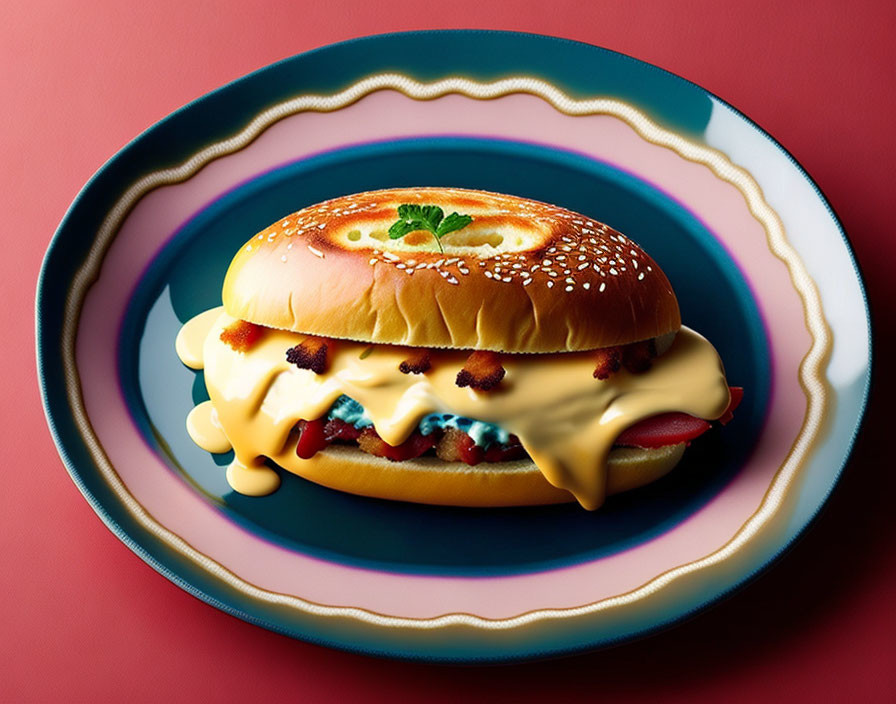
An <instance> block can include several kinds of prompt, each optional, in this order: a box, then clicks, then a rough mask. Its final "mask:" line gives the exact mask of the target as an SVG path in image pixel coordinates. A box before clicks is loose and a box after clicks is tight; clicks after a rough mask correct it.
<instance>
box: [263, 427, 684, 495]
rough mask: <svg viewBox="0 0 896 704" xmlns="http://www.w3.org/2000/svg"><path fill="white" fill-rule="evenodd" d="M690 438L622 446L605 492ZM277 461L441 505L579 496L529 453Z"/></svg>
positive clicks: (668, 457) (349, 454) (632, 485)
mask: <svg viewBox="0 0 896 704" xmlns="http://www.w3.org/2000/svg"><path fill="white" fill-rule="evenodd" d="M685 447H686V444H685V443H681V444H678V445H669V446H666V447H660V448H656V449H650V450H646V449H641V448H635V447H619V448H616V449H614V450H613V451H612V452H610V458H609V461H608V463H607V493H608V494H618V493H620V492H622V491H628V490H629V489H637V488H638V487H641V486H644V485H645V484H649V483H650V482H652V481H655V480H657V479H659V478H660V477H662V476H663V475H664V474H666V473H668V472H669V471H671V470H672V468H673V467H675V465H676V464H678V461H679V460H680V459H681V456H682V455H683V454H684V451H685ZM276 459H277V462H278V464H280V466H282V467H284V468H285V469H287V470H289V471H290V472H292V473H293V474H298V475H299V476H300V477H304V478H305V479H308V480H310V481H312V482H315V483H317V484H322V485H323V486H326V487H330V488H331V489H338V490H339V491H346V492H349V493H352V494H360V495H361V496H371V497H374V498H378V499H393V500H397V501H411V502H414V503H423V504H439V505H443V506H481V507H486V506H534V505H540V504H559V503H566V502H570V501H575V499H574V497H573V496H572V494H570V493H569V492H568V491H566V490H565V489H558V488H557V487H555V486H553V485H552V484H550V483H549V482H548V480H547V479H545V477H544V475H543V474H542V473H541V471H540V470H539V469H538V468H537V467H536V466H535V464H534V463H533V462H532V460H530V459H528V458H527V459H524V460H516V461H513V462H491V463H490V462H483V463H480V464H478V465H476V466H473V467H471V466H470V465H467V464H464V463H463V462H445V461H443V460H440V459H438V458H435V457H420V458H418V459H416V460H404V461H402V462H392V461H390V460H387V459H385V458H382V457H376V456H374V455H369V454H367V453H364V452H361V451H360V450H358V449H357V448H354V447H347V446H338V445H333V446H330V447H328V448H327V449H326V450H322V451H321V452H318V453H317V454H316V455H315V456H314V457H312V458H311V459H310V460H303V459H301V458H299V457H297V456H296V455H295V454H293V453H290V456H288V457H283V456H281V457H278V458H276Z"/></svg>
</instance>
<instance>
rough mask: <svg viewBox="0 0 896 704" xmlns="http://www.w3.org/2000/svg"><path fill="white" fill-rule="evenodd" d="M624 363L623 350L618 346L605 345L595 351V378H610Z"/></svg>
mask: <svg viewBox="0 0 896 704" xmlns="http://www.w3.org/2000/svg"><path fill="white" fill-rule="evenodd" d="M621 365H622V352H621V351H620V349H619V348H618V347H603V348H601V349H599V350H595V352H594V378H595V379H601V380H604V379H609V378H610V377H611V376H612V375H613V374H615V373H616V372H618V371H619V367H620V366H621Z"/></svg>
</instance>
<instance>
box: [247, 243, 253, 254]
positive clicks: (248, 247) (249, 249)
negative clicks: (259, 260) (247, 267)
mask: <svg viewBox="0 0 896 704" xmlns="http://www.w3.org/2000/svg"><path fill="white" fill-rule="evenodd" d="M246 251H247V252H251V251H252V245H251V244H247V245H246Z"/></svg>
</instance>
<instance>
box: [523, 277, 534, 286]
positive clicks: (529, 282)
mask: <svg viewBox="0 0 896 704" xmlns="http://www.w3.org/2000/svg"><path fill="white" fill-rule="evenodd" d="M531 283H532V279H523V286H528V285H529V284H531Z"/></svg>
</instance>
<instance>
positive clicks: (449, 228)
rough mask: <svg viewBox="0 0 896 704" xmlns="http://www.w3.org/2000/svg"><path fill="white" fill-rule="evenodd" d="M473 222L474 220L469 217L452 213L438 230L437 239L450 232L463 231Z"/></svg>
mask: <svg viewBox="0 0 896 704" xmlns="http://www.w3.org/2000/svg"><path fill="white" fill-rule="evenodd" d="M471 222H473V218H471V217H470V216H469V215H458V214H457V213H451V215H449V216H448V217H447V218H445V219H444V220H442V222H441V223H440V224H439V226H438V227H437V228H436V237H443V236H445V235H447V234H448V233H449V232H454V231H455V230H460V229H463V228H465V227H466V226H467V225H469V224H470V223H471Z"/></svg>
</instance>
